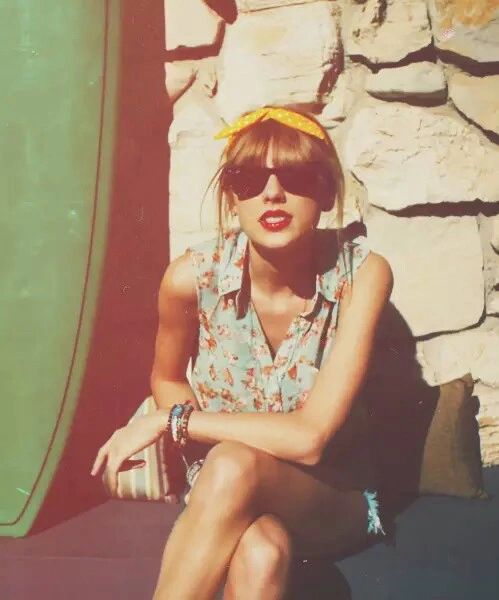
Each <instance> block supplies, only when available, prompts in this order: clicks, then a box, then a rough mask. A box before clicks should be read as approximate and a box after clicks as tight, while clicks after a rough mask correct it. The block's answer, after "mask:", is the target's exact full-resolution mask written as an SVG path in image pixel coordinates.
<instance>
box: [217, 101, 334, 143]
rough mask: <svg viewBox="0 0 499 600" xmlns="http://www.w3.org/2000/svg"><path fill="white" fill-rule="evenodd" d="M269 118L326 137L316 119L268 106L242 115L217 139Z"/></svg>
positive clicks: (316, 135)
mask: <svg viewBox="0 0 499 600" xmlns="http://www.w3.org/2000/svg"><path fill="white" fill-rule="evenodd" d="M267 119H274V121H278V122H279V123H282V124H283V125H287V126H288V127H292V128H293V129H298V130H299V131H303V132H304V133H308V134H310V135H313V136H315V137H318V138H319V139H321V140H323V139H325V138H326V133H325V132H324V130H323V129H322V128H321V127H320V126H319V125H318V124H317V123H316V122H315V121H312V120H311V119H309V118H307V117H305V116H303V115H300V114H299V113H296V112H294V111H292V110H288V109H287V108H273V107H268V108H259V109H258V110H255V111H253V112H251V113H249V114H247V115H244V116H242V117H240V118H239V119H237V121H235V122H234V123H233V124H232V125H229V126H227V127H225V128H224V129H222V131H220V132H219V133H217V135H216V136H215V139H216V140H219V139H222V138H226V137H230V136H232V135H234V134H235V133H239V132H240V131H242V130H243V129H246V128H247V127H250V126H251V125H253V124H254V123H256V122H257V121H265V120H267Z"/></svg>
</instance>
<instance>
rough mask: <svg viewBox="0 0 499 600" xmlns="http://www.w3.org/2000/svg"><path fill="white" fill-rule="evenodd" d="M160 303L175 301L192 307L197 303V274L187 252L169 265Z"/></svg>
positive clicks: (161, 289) (160, 291) (163, 282)
mask: <svg viewBox="0 0 499 600" xmlns="http://www.w3.org/2000/svg"><path fill="white" fill-rule="evenodd" d="M159 301H160V305H161V304H162V302H165V301H168V302H171V301H174V302H180V303H185V304H188V305H192V304H195V303H197V290H196V272H195V270H194V266H193V264H192V261H191V259H190V256H189V251H186V252H185V253H184V254H182V255H181V256H179V257H177V258H175V259H174V260H172V262H171V263H170V264H169V265H168V267H167V268H166V270H165V273H164V275H163V279H162V281H161V286H160V289H159Z"/></svg>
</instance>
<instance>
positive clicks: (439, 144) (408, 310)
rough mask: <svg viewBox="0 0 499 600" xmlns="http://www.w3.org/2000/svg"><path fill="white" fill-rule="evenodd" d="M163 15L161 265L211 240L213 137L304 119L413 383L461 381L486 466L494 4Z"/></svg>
mask: <svg viewBox="0 0 499 600" xmlns="http://www.w3.org/2000/svg"><path fill="white" fill-rule="evenodd" d="M165 13H166V23H167V27H166V37H167V39H166V48H167V50H168V51H169V53H168V56H169V57H171V59H172V60H170V61H168V62H167V63H166V65H165V72H166V88H167V92H168V95H169V97H170V100H171V102H172V103H173V115H174V118H173V122H172V125H171V128H170V132H169V143H170V147H171V173H170V196H169V206H170V226H171V232H170V240H171V255H172V258H174V257H175V256H178V255H179V254H181V253H182V252H183V251H184V250H185V248H186V247H187V246H188V245H190V244H192V243H195V242H197V241H200V240H202V239H206V238H208V237H212V236H214V235H215V234H216V210H215V204H214V199H213V197H212V194H211V193H210V192H208V194H205V192H206V189H207V187H208V184H209V181H210V179H211V177H212V175H213V174H214V173H215V171H216V169H217V165H218V159H219V156H220V153H221V151H222V148H223V145H224V142H223V141H222V142H220V141H215V140H214V139H213V135H214V133H216V132H217V131H218V130H219V129H221V128H222V126H223V125H224V124H225V123H226V122H230V121H231V120H233V119H234V118H235V117H236V116H237V115H239V114H240V113H241V112H243V111H245V110H251V109H254V108H258V107H260V106H262V105H264V104H288V105H294V106H297V107H302V108H304V109H306V110H310V111H311V112H313V113H314V114H315V115H316V116H317V118H318V119H319V120H320V121H321V122H322V123H323V125H324V126H325V127H326V128H327V129H328V131H329V132H330V135H331V137H332V139H333V140H334V142H335V143H336V145H337V148H338V150H339V153H340V155H341V158H342V162H343V165H344V168H345V172H346V177H347V201H346V211H345V220H344V224H348V223H351V222H354V221H362V222H363V223H365V225H366V227H367V231H368V238H369V240H370V244H371V247H372V248H373V250H375V251H377V252H379V253H380V254H382V255H384V256H385V257H386V258H387V259H388V261H389V262H390V264H391V265H392V268H393V271H394V275H395V287H394V290H393V295H392V302H393V305H394V307H395V309H396V310H397V311H398V313H399V314H400V316H401V318H402V319H403V321H404V322H405V324H406V325H407V328H408V330H409V331H410V332H411V336H412V341H413V342H414V345H415V347H416V354H417V360H418V361H419V365H420V367H421V372H422V375H423V377H424V378H425V379H426V381H427V382H428V383H430V384H431V385H437V384H440V383H444V382H446V381H449V380H451V379H453V378H455V377H459V376H461V375H463V374H464V373H467V372H471V373H472V375H473V378H474V380H475V392H476V394H477V396H478V397H479V400H480V413H479V417H478V418H479V423H480V435H481V441H482V456H483V460H484V463H485V464H499V148H498V141H499V5H498V2H497V0H219V1H215V0H206V1H203V0H189V1H188V2H186V0H166V7H165ZM186 48H187V49H189V50H190V54H189V53H188V55H189V56H190V57H192V56H195V57H196V58H194V59H193V58H188V59H186V58H185V55H186V53H185V49H186ZM322 224H323V226H334V224H335V215H334V212H333V213H332V214H331V215H325V216H324V219H323V221H322Z"/></svg>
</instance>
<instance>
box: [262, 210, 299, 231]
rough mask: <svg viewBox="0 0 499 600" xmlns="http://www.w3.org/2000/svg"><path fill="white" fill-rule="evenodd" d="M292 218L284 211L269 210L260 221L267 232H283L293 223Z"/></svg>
mask: <svg viewBox="0 0 499 600" xmlns="http://www.w3.org/2000/svg"><path fill="white" fill-rule="evenodd" d="M292 218H293V217H292V216H291V215H290V214H289V213H287V212H285V211H284V210H268V211H267V212H264V213H263V215H262V216H261V217H260V218H259V219H258V220H259V222H260V223H261V225H262V227H264V228H265V229H266V230H267V231H281V229H284V228H285V227H287V226H288V225H289V224H290V223H291V219H292Z"/></svg>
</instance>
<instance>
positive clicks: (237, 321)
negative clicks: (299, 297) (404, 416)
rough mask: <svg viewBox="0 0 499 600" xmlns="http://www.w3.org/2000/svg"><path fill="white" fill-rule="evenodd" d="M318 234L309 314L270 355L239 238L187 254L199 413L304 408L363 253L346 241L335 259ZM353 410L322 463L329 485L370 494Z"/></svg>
mask: <svg viewBox="0 0 499 600" xmlns="http://www.w3.org/2000/svg"><path fill="white" fill-rule="evenodd" d="M318 235H319V248H320V258H321V261H322V263H323V265H322V268H321V269H320V271H321V272H320V273H319V274H317V276H316V290H315V296H314V298H313V301H312V303H311V305H310V310H308V311H307V312H304V313H301V314H299V315H298V316H297V317H295V318H294V319H293V321H292V323H291V324H290V326H289V329H288V331H287V333H286V335H285V337H284V340H283V342H282V344H281V345H280V347H279V348H278V349H277V351H276V354H275V356H272V352H271V349H270V346H269V344H268V342H267V340H266V337H265V334H264V332H263V330H262V327H261V325H260V321H259V319H258V315H257V314H256V311H255V310H254V308H253V306H252V303H251V300H250V298H249V297H248V296H249V294H248V293H247V287H248V286H247V285H245V283H246V281H247V256H248V255H247V251H248V238H247V236H246V235H245V233H244V232H242V231H241V230H233V231H230V232H228V233H227V234H226V235H225V237H224V240H223V245H222V246H221V247H220V246H219V243H218V240H217V239H214V240H210V241H207V242H204V243H201V244H198V245H196V246H194V247H192V248H190V249H189V250H188V252H189V255H190V258H191V261H192V264H193V265H194V267H195V271H196V281H197V293H198V308H199V341H198V350H197V355H196V356H194V357H193V368H192V374H191V385H192V388H193V390H194V393H195V395H196V398H197V400H198V402H199V405H200V407H201V409H202V410H207V411H215V412H219V411H223V412H235V411H243V412H247V411H250V412H254V411H268V412H288V411H292V410H295V409H296V408H299V407H300V406H302V405H303V404H304V403H305V402H306V401H307V396H308V394H309V392H310V390H311V388H312V386H313V384H314V381H315V378H316V376H317V373H318V371H319V369H320V368H321V366H322V364H323V363H324V361H325V360H326V358H327V356H328V354H329V353H330V351H331V348H332V346H333V344H334V340H335V334H336V327H337V321H338V301H339V299H340V298H341V294H342V290H343V288H344V286H345V284H346V283H347V282H351V281H352V280H353V277H354V274H355V272H356V271H357V269H358V268H359V266H360V265H361V264H362V262H363V261H364V260H365V258H366V257H367V255H368V254H369V249H368V246H367V243H366V239H365V238H363V237H359V238H357V239H355V240H354V241H353V242H346V243H345V244H344V246H343V251H340V252H338V251H337V242H336V233H335V232H334V231H331V230H321V231H318ZM360 405H361V403H360V402H359V403H357V402H355V403H354V408H353V409H352V414H351V417H350V419H349V420H348V421H347V423H346V425H345V426H344V427H343V431H340V432H338V433H337V434H336V435H335V436H334V440H333V441H332V443H331V444H330V451H329V452H326V453H325V457H324V460H323V463H324V464H327V465H329V467H331V468H330V469H329V473H330V474H331V476H332V477H333V479H338V481H343V482H345V484H346V485H348V486H354V487H360V488H362V487H369V486H371V487H372V478H371V477H370V475H368V473H370V471H369V469H368V468H367V463H368V462H369V459H368V454H369V452H368V448H367V446H366V444H367V442H366V436H365V435H364V434H365V427H363V426H361V427H360V429H359V423H361V422H363V421H364V420H365V419H364V418H363V417H362V415H363V414H364V411H363V410H359V408H361V406H360ZM359 417H360V421H359ZM360 430H362V435H360V434H359V431H360ZM334 465H336V467H335V466H334ZM333 472H335V473H336V475H337V476H334V473H333ZM359 473H360V479H359Z"/></svg>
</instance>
